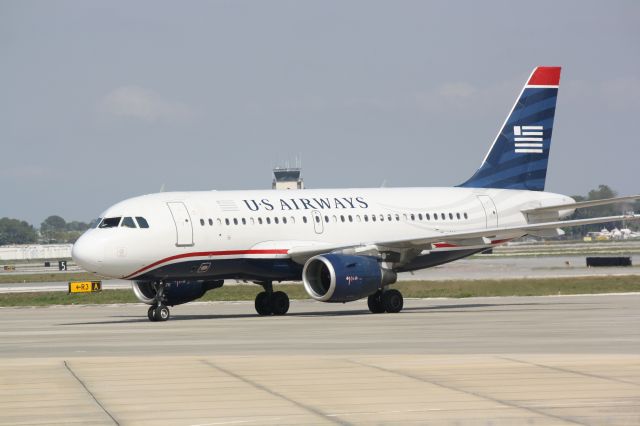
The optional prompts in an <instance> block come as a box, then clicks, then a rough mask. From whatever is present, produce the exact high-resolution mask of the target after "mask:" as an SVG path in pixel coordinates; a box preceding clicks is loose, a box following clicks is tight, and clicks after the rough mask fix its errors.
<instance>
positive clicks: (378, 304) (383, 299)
mask: <svg viewBox="0 0 640 426" xmlns="http://www.w3.org/2000/svg"><path fill="white" fill-rule="evenodd" d="M367 305H369V310H370V311H371V313H374V314H381V313H383V312H389V313H391V314H395V313H397V312H400V311H401V310H402V307H403V306H404V299H403V298H402V293H400V292H399V291H398V290H395V289H391V290H385V291H382V290H378V291H376V292H375V293H373V294H372V295H371V296H369V298H368V299H367Z"/></svg>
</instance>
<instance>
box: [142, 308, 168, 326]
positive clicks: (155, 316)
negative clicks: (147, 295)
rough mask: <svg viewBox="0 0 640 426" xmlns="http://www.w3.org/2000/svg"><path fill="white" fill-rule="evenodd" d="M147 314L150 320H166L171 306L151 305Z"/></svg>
mask: <svg viewBox="0 0 640 426" xmlns="http://www.w3.org/2000/svg"><path fill="white" fill-rule="evenodd" d="M147 316H148V317H149V321H153V322H156V321H166V320H168V319H169V316H170V313H169V308H167V307H166V306H164V305H159V306H151V307H150V308H149V310H148V311H147Z"/></svg>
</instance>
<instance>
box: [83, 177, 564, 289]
mask: <svg viewBox="0 0 640 426" xmlns="http://www.w3.org/2000/svg"><path fill="white" fill-rule="evenodd" d="M571 202H573V200H572V199H571V198H569V197H567V196H564V195H559V194H554V193H548V192H539V191H523V190H508V189H477V188H375V189H362V188H358V189H326V190H309V189H307V190H291V191H277V190H268V191H198V192H165V193H158V194H151V195H145V196H140V197H135V198H131V199H128V200H125V201H123V202H120V203H118V204H116V205H114V206H112V207H110V208H109V209H107V210H106V211H105V212H104V213H103V214H102V215H101V218H102V219H107V218H119V219H118V220H119V221H120V224H116V226H111V227H95V228H93V229H91V230H89V231H88V232H86V233H85V234H84V235H83V236H82V237H81V238H80V239H79V240H78V242H77V243H76V245H75V246H74V258H76V259H77V260H78V261H80V263H82V264H83V266H85V268H88V269H89V270H91V271H92V272H96V273H98V274H100V275H104V276H108V277H115V278H125V279H135V280H163V279H212V278H215V279H225V278H235V279H246V280H266V279H268V280H273V281H281V280H300V279H301V271H302V265H301V264H300V263H297V262H295V261H293V259H292V258H291V256H289V254H288V251H289V249H291V248H294V247H296V246H309V245H318V246H319V247H322V245H327V246H335V245H340V244H350V245H354V244H356V245H361V246H367V245H368V244H373V243H375V242H378V241H391V240H402V239H405V238H406V239H409V238H416V236H425V237H430V236H434V235H440V234H444V233H449V232H461V231H465V230H472V229H483V228H496V227H509V226H518V225H524V224H526V223H528V219H527V217H526V215H525V214H523V213H522V210H526V209H531V208H537V207H543V206H546V205H556V204H565V203H571ZM570 213H571V211H570V210H567V211H566V212H564V213H563V214H562V215H561V216H566V215H567V214H570ZM136 217H141V218H144V219H145V221H146V222H147V223H148V225H149V227H148V228H141V227H140V226H139V225H138V226H135V225H136V224H137V222H136V223H134V226H135V227H126V226H121V224H122V223H124V218H132V219H133V218H136ZM556 217H557V216H556ZM134 220H135V219H134ZM103 223H104V221H103ZM101 226H102V225H101ZM519 236H521V234H508V235H496V238H494V239H493V240H492V241H491V242H490V243H489V244H483V243H480V244H467V245H462V246H457V245H456V246H452V245H450V244H446V243H442V244H434V245H432V248H431V249H430V250H421V252H420V253H419V255H418V256H414V258H413V259H411V260H409V261H407V262H405V263H399V264H398V265H397V267H396V270H398V271H408V270H413V269H421V268H425V267H429V266H434V265H438V264H441V263H446V262H448V261H452V260H456V259H459V258H461V257H465V256H468V255H471V254H473V253H476V252H478V251H482V250H484V249H486V248H487V247H490V246H491V245H495V244H499V243H501V242H504V240H508V239H511V238H516V237H519Z"/></svg>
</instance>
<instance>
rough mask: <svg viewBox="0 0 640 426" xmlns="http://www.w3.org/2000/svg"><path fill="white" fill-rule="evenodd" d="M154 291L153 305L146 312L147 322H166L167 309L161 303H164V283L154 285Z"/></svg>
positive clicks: (167, 317)
mask: <svg viewBox="0 0 640 426" xmlns="http://www.w3.org/2000/svg"><path fill="white" fill-rule="evenodd" d="M154 287H155V290H156V297H155V298H154V301H153V305H152V306H151V307H150V308H149V310H148V311H147V317H148V318H149V321H152V322H156V321H166V320H168V319H169V316H170V313H169V308H167V306H166V305H165V304H164V303H163V302H164V289H165V287H166V283H165V282H164V281H160V282H157V283H155V284H154Z"/></svg>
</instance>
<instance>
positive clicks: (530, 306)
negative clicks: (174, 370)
mask: <svg viewBox="0 0 640 426" xmlns="http://www.w3.org/2000/svg"><path fill="white" fill-rule="evenodd" d="M555 305H570V303H562V302H557V303H474V304H453V305H438V306H415V307H405V308H403V310H402V312H411V313H424V314H429V313H433V312H438V311H447V312H458V313H465V312H469V310H477V309H480V312H498V311H503V312H509V311H510V310H511V309H491V308H505V307H507V308H510V307H513V308H517V309H519V310H522V309H523V308H524V309H526V310H529V311H534V310H540V311H543V310H547V309H548V308H547V307H551V306H555ZM538 306H539V307H538ZM402 312H401V313H400V314H399V315H402ZM143 313H144V312H141V315H140V316H136V317H131V316H129V315H127V316H124V315H122V316H118V315H114V316H111V318H113V319H111V320H108V321H93V322H86V321H84V322H77V323H75V322H74V323H63V324H58V325H60V326H78V325H87V326H95V325H101V324H104V325H112V324H127V323H148V322H150V321H149V320H148V319H147V317H146V316H145V315H142V314H143ZM362 315H384V314H372V313H371V312H369V310H368V309H350V310H344V311H334V312H326V311H311V312H295V313H288V314H287V315H286V317H302V318H304V317H310V318H315V317H348V316H354V317H357V316H362ZM115 318H122V319H115ZM242 318H247V319H251V318H255V319H262V320H269V318H272V319H273V320H276V319H277V318H280V317H278V316H267V317H261V316H259V315H257V314H256V313H255V312H250V313H246V314H228V315H224V314H211V315H208V314H204V315H181V314H172V315H171V319H170V320H169V321H170V322H176V321H193V320H196V321H197V320H214V319H242Z"/></svg>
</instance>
